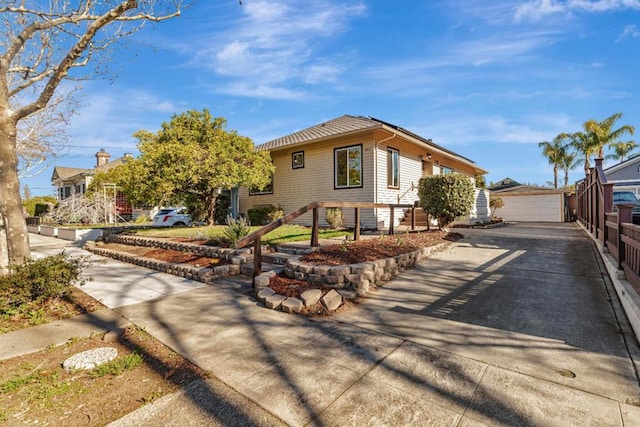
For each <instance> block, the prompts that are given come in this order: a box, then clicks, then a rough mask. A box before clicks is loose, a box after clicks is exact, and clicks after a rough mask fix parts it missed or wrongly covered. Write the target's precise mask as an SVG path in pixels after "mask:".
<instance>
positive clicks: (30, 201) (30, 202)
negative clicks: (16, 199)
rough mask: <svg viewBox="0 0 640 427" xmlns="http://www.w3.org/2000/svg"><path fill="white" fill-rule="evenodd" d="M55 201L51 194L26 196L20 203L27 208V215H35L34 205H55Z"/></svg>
mask: <svg viewBox="0 0 640 427" xmlns="http://www.w3.org/2000/svg"><path fill="white" fill-rule="evenodd" d="M57 202H58V200H57V199H56V198H55V197H53V196H35V197H30V198H26V199H25V200H24V201H23V202H22V205H23V206H24V208H25V209H26V210H27V214H28V215H29V216H36V207H37V206H38V205H46V204H51V205H55V204H56V203H57Z"/></svg>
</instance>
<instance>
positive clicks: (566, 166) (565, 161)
mask: <svg viewBox="0 0 640 427" xmlns="http://www.w3.org/2000/svg"><path fill="white" fill-rule="evenodd" d="M570 148H571V145H569V146H567V149H566V150H565V152H564V155H563V156H562V157H561V158H560V168H561V169H562V171H563V172H564V188H568V187H569V171H570V170H573V169H575V168H577V167H578V165H579V164H580V159H578V158H577V157H578V153H576V152H575V151H571V150H570Z"/></svg>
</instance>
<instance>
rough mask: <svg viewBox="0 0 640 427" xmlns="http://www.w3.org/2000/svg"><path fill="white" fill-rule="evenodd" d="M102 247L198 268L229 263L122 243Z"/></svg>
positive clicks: (106, 244)
mask: <svg viewBox="0 0 640 427" xmlns="http://www.w3.org/2000/svg"><path fill="white" fill-rule="evenodd" d="M100 247H101V248H104V249H111V250H113V251H118V252H126V253H129V254H132V255H137V256H141V257H145V258H152V259H156V260H158V261H164V262H170V263H176V264H189V265H193V266H196V267H216V266H218V265H225V264H228V261H227V260H225V259H220V258H210V257H205V256H201V255H197V254H194V253H192V252H181V251H175V250H173V249H161V248H149V247H145V246H132V245H123V244H120V243H103V244H101V245H100Z"/></svg>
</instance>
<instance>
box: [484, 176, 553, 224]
mask: <svg viewBox="0 0 640 427" xmlns="http://www.w3.org/2000/svg"><path fill="white" fill-rule="evenodd" d="M491 195H492V196H493V195H495V196H499V197H500V198H501V199H502V201H503V202H504V207H503V208H500V209H496V211H495V213H494V215H496V216H499V217H502V218H503V219H504V220H505V221H514V222H515V221H524V222H526V221H530V222H564V221H565V192H564V191H563V190H559V189H555V188H547V187H532V186H527V185H519V186H516V187H511V188H506V189H503V190H497V191H491Z"/></svg>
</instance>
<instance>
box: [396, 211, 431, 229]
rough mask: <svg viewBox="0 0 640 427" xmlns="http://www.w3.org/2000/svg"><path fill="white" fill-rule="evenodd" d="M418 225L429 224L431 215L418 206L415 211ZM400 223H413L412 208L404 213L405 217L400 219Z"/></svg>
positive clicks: (424, 225)
mask: <svg viewBox="0 0 640 427" xmlns="http://www.w3.org/2000/svg"><path fill="white" fill-rule="evenodd" d="M414 213H415V217H416V226H420V227H426V226H428V225H429V215H427V213H426V212H424V211H423V210H422V208H416V209H415V211H414ZM400 225H406V226H410V225H411V210H410V209H407V210H406V211H405V213H404V217H403V218H402V220H401V221H400Z"/></svg>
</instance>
